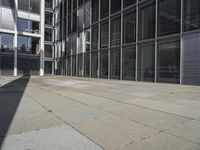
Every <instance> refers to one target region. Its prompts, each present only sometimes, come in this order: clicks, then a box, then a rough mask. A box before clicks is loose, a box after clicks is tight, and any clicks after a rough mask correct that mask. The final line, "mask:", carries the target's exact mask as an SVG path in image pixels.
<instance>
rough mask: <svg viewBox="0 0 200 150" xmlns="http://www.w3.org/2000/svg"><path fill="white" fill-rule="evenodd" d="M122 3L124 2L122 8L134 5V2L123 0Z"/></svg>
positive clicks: (133, 0)
mask: <svg viewBox="0 0 200 150" xmlns="http://www.w3.org/2000/svg"><path fill="white" fill-rule="evenodd" d="M123 1H124V8H125V7H128V6H131V5H133V4H134V3H136V0H123Z"/></svg>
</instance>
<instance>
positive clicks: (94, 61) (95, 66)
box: [91, 52, 98, 78]
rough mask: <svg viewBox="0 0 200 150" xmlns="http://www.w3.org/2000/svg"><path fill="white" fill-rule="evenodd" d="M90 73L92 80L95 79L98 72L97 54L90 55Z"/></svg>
mask: <svg viewBox="0 0 200 150" xmlns="http://www.w3.org/2000/svg"><path fill="white" fill-rule="evenodd" d="M91 55H92V56H91V61H92V62H91V65H92V66H91V67H92V68H91V73H92V77H93V78H97V72H98V52H93V53H91Z"/></svg>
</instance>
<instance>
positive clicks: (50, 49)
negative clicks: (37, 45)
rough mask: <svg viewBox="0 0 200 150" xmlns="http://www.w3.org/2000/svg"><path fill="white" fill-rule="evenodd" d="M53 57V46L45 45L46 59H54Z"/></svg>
mask: <svg viewBox="0 0 200 150" xmlns="http://www.w3.org/2000/svg"><path fill="white" fill-rule="evenodd" d="M52 56H53V46H52V45H45V57H47V58H52Z"/></svg>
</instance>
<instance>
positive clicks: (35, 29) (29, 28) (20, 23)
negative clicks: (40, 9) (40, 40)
mask: <svg viewBox="0 0 200 150" xmlns="http://www.w3.org/2000/svg"><path fill="white" fill-rule="evenodd" d="M39 28H40V27H39V22H36V21H31V20H26V19H21V18H18V19H17V30H18V31H21V32H31V33H39V30H40V29H39Z"/></svg>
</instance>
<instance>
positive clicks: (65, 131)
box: [0, 76, 200, 150]
mask: <svg viewBox="0 0 200 150" xmlns="http://www.w3.org/2000/svg"><path fill="white" fill-rule="evenodd" d="M0 147H1V148H0V149H2V150H104V149H106V150H200V87H198V86H184V85H174V84H154V83H144V82H131V81H118V80H101V79H88V78H70V77H55V76H54V77H51V76H48V77H31V78H30V77H5V76H0Z"/></svg>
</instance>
